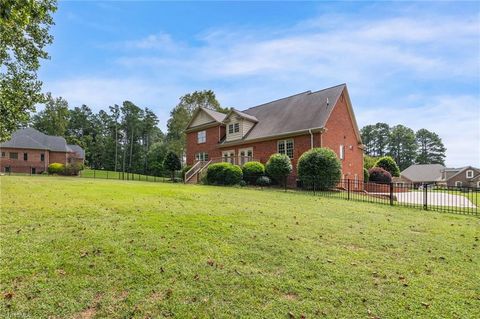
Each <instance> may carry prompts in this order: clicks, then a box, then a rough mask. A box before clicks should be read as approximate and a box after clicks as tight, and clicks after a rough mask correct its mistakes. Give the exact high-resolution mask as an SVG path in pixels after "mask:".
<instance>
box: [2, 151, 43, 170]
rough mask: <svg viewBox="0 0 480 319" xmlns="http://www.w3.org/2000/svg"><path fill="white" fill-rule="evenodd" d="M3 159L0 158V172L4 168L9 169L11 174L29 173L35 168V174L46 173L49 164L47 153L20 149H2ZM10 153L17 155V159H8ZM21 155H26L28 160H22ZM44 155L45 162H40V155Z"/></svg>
mask: <svg viewBox="0 0 480 319" xmlns="http://www.w3.org/2000/svg"><path fill="white" fill-rule="evenodd" d="M1 151H2V152H5V157H2V158H0V171H2V172H4V171H5V167H10V168H11V171H12V172H16V173H30V170H31V168H32V167H33V168H35V169H36V172H37V173H41V172H43V171H46V168H47V166H48V163H49V151H45V150H32V149H21V148H2V149H1ZM10 153H18V159H10ZM23 153H27V154H28V160H26V161H25V160H24V159H23ZM42 153H43V154H45V161H43V162H42V161H41V160H40V154H42Z"/></svg>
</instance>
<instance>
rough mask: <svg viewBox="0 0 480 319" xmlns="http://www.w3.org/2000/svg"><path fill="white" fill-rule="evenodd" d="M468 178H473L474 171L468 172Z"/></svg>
mask: <svg viewBox="0 0 480 319" xmlns="http://www.w3.org/2000/svg"><path fill="white" fill-rule="evenodd" d="M467 178H473V171H472V170H471V169H469V170H468V171H467Z"/></svg>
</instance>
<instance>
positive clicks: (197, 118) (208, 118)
mask: <svg viewBox="0 0 480 319" xmlns="http://www.w3.org/2000/svg"><path fill="white" fill-rule="evenodd" d="M224 119H225V114H224V113H220V112H217V111H213V110H210V109H206V108H203V107H199V108H197V109H196V110H195V112H194V113H193V115H192V118H191V119H190V121H189V122H188V125H187V130H188V129H191V128H194V127H197V126H198V127H200V126H203V125H205V124H211V123H221V122H222V121H223V120H224Z"/></svg>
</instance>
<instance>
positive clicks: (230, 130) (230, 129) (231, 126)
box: [228, 123, 233, 134]
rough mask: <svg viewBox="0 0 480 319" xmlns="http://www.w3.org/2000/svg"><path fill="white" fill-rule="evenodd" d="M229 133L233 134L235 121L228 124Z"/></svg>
mask: <svg viewBox="0 0 480 319" xmlns="http://www.w3.org/2000/svg"><path fill="white" fill-rule="evenodd" d="M228 134H233V123H230V124H228Z"/></svg>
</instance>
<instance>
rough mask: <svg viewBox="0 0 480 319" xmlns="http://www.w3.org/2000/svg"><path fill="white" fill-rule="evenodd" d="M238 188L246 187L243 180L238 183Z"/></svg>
mask: <svg viewBox="0 0 480 319" xmlns="http://www.w3.org/2000/svg"><path fill="white" fill-rule="evenodd" d="M238 186H240V187H245V186H247V182H245V181H244V180H241V181H240V183H238Z"/></svg>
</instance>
